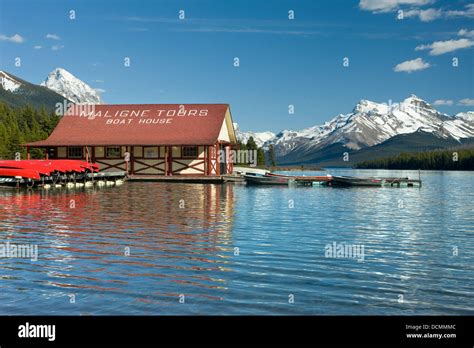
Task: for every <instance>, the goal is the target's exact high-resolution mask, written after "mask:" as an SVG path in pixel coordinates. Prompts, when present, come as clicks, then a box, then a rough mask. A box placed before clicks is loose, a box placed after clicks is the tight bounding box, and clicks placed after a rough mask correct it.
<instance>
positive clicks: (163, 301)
mask: <svg viewBox="0 0 474 348" xmlns="http://www.w3.org/2000/svg"><path fill="white" fill-rule="evenodd" d="M329 172H331V173H335V174H336V173H337V174H352V175H365V176H366V175H380V176H398V175H400V176H410V177H413V178H417V177H418V173H417V172H410V171H403V172H402V171H400V172H395V171H368V170H360V171H355V170H329ZM305 174H306V175H311V174H312V173H308V172H306V173H305ZM318 174H321V173H318ZM422 180H423V187H422V188H421V189H420V188H370V187H369V188H330V187H275V186H274V187H247V186H245V185H243V184H227V185H206V184H177V183H125V184H124V185H122V186H120V187H110V188H100V189H77V190H69V189H59V190H57V189H54V190H50V191H42V190H34V191H31V192H28V191H18V192H17V191H16V190H14V189H13V190H11V189H8V190H7V189H3V190H0V243H3V244H4V245H6V243H7V242H9V243H10V244H11V245H13V244H15V245H19V244H28V245H37V247H38V260H37V261H32V260H30V259H25V258H0V315H5V314H6V315H13V314H29V315H33V314H37V315H40V314H41V315H48V314H57V315H76V314H83V315H88V314H97V315H119V314H120V315H122V314H130V315H149V314H152V315H167V314H173V315H176V314H183V315H189V314H203V315H213V314H229V315H237V314H239V315H247V314H264V315H265V314H270V315H277V314H290V315H292V314H301V315H307V314H308V315H323V314H324V315H333V314H348V315H362V314H374V315H412V314H470V315H473V314H474V215H473V210H474V209H473V208H474V190H473V184H474V173H469V172H422ZM341 245H342V246H351V245H353V246H354V247H355V248H356V249H351V250H353V254H352V256H351V255H350V254H347V253H346V254H338V253H334V255H332V256H334V257H329V256H331V254H328V250H330V249H329V247H333V246H336V249H337V248H339V247H340V246H341ZM347 250H348V249H347ZM347 250H346V251H347Z"/></svg>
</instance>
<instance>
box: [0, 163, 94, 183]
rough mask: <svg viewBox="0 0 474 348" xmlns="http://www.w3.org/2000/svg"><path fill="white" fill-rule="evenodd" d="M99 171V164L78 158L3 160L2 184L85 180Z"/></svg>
mask: <svg viewBox="0 0 474 348" xmlns="http://www.w3.org/2000/svg"><path fill="white" fill-rule="evenodd" d="M97 172H99V165H97V164H94V163H89V162H85V161H78V160H20V161H15V160H1V161H0V184H11V183H15V184H20V183H21V184H26V185H34V184H35V183H42V184H45V183H50V182H53V183H56V182H57V181H58V180H59V181H64V180H67V181H70V180H74V181H76V180H85V179H86V178H87V175H89V174H94V173H97Z"/></svg>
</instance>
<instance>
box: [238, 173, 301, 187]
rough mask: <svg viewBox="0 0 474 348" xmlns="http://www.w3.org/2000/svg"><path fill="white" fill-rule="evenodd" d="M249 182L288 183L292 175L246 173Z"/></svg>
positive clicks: (264, 183) (253, 183)
mask: <svg viewBox="0 0 474 348" xmlns="http://www.w3.org/2000/svg"><path fill="white" fill-rule="evenodd" d="M244 178H245V181H246V182H247V184H251V185H288V182H289V181H290V180H292V178H291V177H280V176H268V175H244Z"/></svg>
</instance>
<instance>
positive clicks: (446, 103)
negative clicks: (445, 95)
mask: <svg viewBox="0 0 474 348" xmlns="http://www.w3.org/2000/svg"><path fill="white" fill-rule="evenodd" d="M433 105H437V106H438V105H449V106H451V105H453V101H452V100H444V99H438V100H435V101H434V103H433Z"/></svg>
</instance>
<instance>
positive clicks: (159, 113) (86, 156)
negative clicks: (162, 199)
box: [24, 104, 237, 176]
mask: <svg viewBox="0 0 474 348" xmlns="http://www.w3.org/2000/svg"><path fill="white" fill-rule="evenodd" d="M236 144H237V139H236V135H235V131H234V126H233V122H232V115H231V113H230V108H229V105H228V104H184V105H178V104H147V105H93V106H89V108H85V107H84V106H82V107H81V106H79V105H78V106H77V107H75V108H70V109H69V110H68V112H67V113H66V114H65V115H64V116H62V118H61V120H60V121H59V123H58V125H57V127H56V128H55V129H54V131H53V132H52V133H51V135H50V136H49V138H48V139H46V140H42V141H37V142H32V143H28V144H24V145H25V146H26V147H27V152H28V153H29V151H30V149H31V148H43V149H44V153H45V157H46V158H50V159H83V160H88V161H92V162H94V163H98V164H100V168H101V171H128V172H130V174H135V175H165V176H171V175H200V176H203V175H206V176H207V175H223V174H227V173H232V170H233V164H232V161H229V160H228V159H229V158H230V151H231V149H232V148H233V147H235V146H236Z"/></svg>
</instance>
